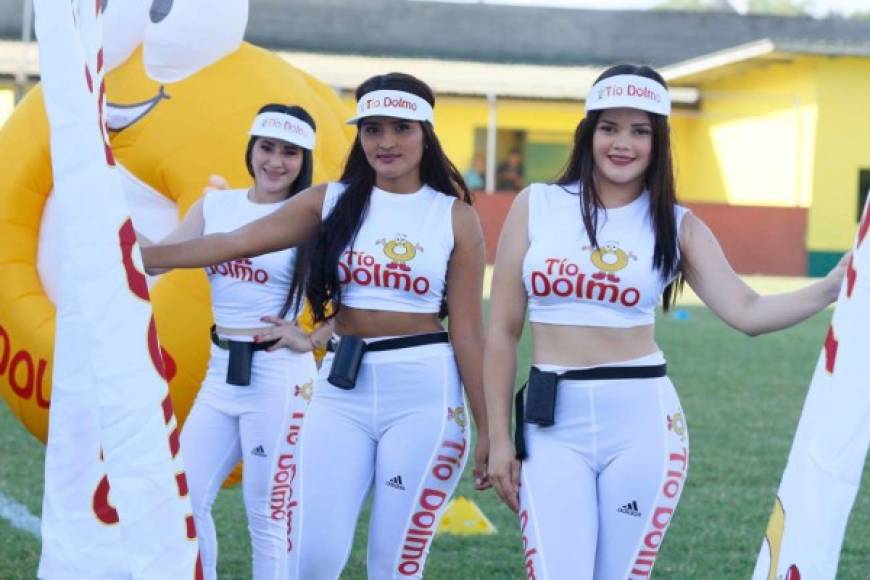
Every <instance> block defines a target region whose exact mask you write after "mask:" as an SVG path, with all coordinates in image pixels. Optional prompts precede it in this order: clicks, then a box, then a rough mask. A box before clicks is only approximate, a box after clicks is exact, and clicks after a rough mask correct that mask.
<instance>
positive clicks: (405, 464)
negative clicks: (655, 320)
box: [143, 73, 488, 580]
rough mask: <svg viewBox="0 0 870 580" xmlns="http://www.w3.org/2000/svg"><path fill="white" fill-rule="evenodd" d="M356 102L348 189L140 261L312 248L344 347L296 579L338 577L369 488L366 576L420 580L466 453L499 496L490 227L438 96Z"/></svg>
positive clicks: (403, 89)
mask: <svg viewBox="0 0 870 580" xmlns="http://www.w3.org/2000/svg"><path fill="white" fill-rule="evenodd" d="M356 97H357V115H356V116H355V117H354V118H352V119H351V120H350V121H349V123H352V124H354V125H356V127H357V129H358V137H357V139H356V140H355V141H354V144H353V147H352V149H351V151H350V153H349V155H348V160H347V163H346V165H345V168H344V172H343V174H342V177H341V180H340V182H338V183H330V184H327V185H320V186H316V187H312V188H310V189H308V190H306V191H303V192H301V193H300V194H298V195H297V196H295V197H294V198H293V199H291V200H290V201H289V202H287V204H286V205H284V206H283V207H282V208H281V209H279V210H277V211H276V212H274V213H273V214H271V215H269V216H267V217H264V218H262V219H260V220H258V221H257V222H254V223H253V224H251V225H249V226H245V227H243V228H240V229H239V230H236V231H234V232H230V233H226V234H215V235H211V236H206V237H205V238H203V239H201V240H193V241H189V242H186V243H182V244H170V245H165V246H159V247H151V248H145V249H144V250H143V259H144V262H145V265H146V267H149V268H154V267H166V266H174V267H196V266H200V265H202V264H207V263H215V262H225V261H227V260H232V259H237V258H240V257H243V256H255V255H259V254H262V253H264V252H270V251H275V250H278V249H282V248H287V247H292V246H295V245H297V244H299V243H301V242H303V241H305V240H307V239H309V238H310V237H312V236H314V238H315V240H314V248H313V251H312V262H311V265H310V268H309V272H308V280H307V285H306V295H307V298H308V300H309V302H311V304H312V307H313V310H314V313H315V319H317V320H323V319H327V318H333V317H334V320H335V330H336V332H337V333H338V335H339V336H340V337H341V341H340V342H339V344H338V347H337V348H338V352H337V353H336V354H335V355H333V354H328V355H327V357H326V359H325V360H324V362H323V366H322V368H321V373H320V378H319V379H318V382H317V386H316V388H315V391H314V397H313V399H312V401H311V404H310V406H309V409H308V412H307V414H306V418H305V425H304V428H303V430H302V436H301V442H300V457H301V459H300V464H299V469H300V472H299V475H298V477H297V482H298V484H297V485H296V486H295V487H294V495H293V497H294V502H295V503H296V504H297V509H296V512H295V514H294V516H293V519H292V521H291V522H290V528H291V530H290V538H289V540H290V544H291V548H290V549H291V554H290V569H289V577H290V578H303V579H306V580H308V579H318V580H319V579H334V578H338V576H339V575H340V574H341V570H342V568H343V567H344V564H345V562H346V560H347V557H348V555H349V553H350V548H351V544H352V541H353V534H354V529H355V527H356V520H357V517H358V515H359V512H360V509H361V507H362V504H363V501H364V499H365V498H366V496H367V495H368V494H369V492H371V494H372V502H373V503H372V516H371V518H372V520H371V525H370V531H369V536H368V574H369V577H370V578H396V577H402V578H420V577H422V574H423V569H424V566H425V561H426V557H427V555H428V552H429V548H430V546H431V541H432V538H433V537H434V533H435V530H436V529H437V527H438V521H439V519H440V517H441V514H442V513H443V512H444V509H445V508H446V507H447V504H448V502H449V500H450V496H451V495H452V493H453V490H454V489H455V487H456V485H457V483H458V482H459V478H460V476H461V474H462V471H463V468H464V466H465V462H466V461H467V459H468V458H469V456H473V457H474V465H475V467H474V472H475V475H476V480H475V485H476V487H478V488H485V487H487V486H488V484H487V481H486V478H485V474H484V464H485V461H486V455H487V447H488V437H487V435H486V426H487V421H486V416H485V410H484V403H483V391H482V356H483V329H482V314H481V310H482V308H481V295H482V286H483V270H484V246H483V235H482V231H481V227H480V222H479V220H478V218H477V214H476V213H475V212H474V210H473V209H472V208H471V205H470V202H471V199H470V195H469V192H468V189H467V187H466V186H465V183H464V182H463V180H462V177H461V175H460V174H459V172H458V171H457V170H456V168H455V167H454V166H453V164H452V163H451V162H450V161H449V160H448V159H447V157H446V156H445V154H444V152H443V151H442V149H441V145H440V143H439V141H438V138H437V137H436V135H435V132H434V129H433V123H434V118H433V109H432V107H433V105H434V102H435V97H434V95H433V93H432V91H431V89H430V88H429V87H428V86H427V85H426V84H425V83H423V82H422V81H420V80H418V79H416V78H414V77H412V76H410V75H405V74H401V73H391V74H387V75H381V76H376V77H373V78H371V79H369V80H367V81H365V82H364V83H363V84H362V85H360V87H359V88H358V89H357V92H356ZM448 311H449V314H450V325H449V340H448V336H447V333H444V331H443V326H442V324H441V318H443V316H444V315H445V314H446V313H447V312H448ZM357 339H362V340H363V341H365V342H366V343H367V346H366V347H365V349H366V351H365V355H364V356H363V357H362V359H361V362H360V363H359V366H358V372H357V373H356V374H355V376H354V373H353V372H351V371H349V370H348V368H347V367H345V366H344V365H343V362H342V361H345V360H347V359H346V357H345V355H346V354H347V353H348V352H351V350H353V349H356V350H355V351H354V352H356V353H357V354H359V353H360V352H362V347H361V346H360V343H359V340H357ZM349 349H350V350H349ZM336 361H338V362H336ZM357 362H359V359H357ZM334 363H335V364H334ZM463 384H464V386H465V392H466V394H467V395H468V399H469V402H470V405H471V411H472V414H473V415H474V419H475V422H476V424H477V426H478V428H479V438H478V440H477V442H476V444H475V445H474V446H472V444H471V437H470V422H469V418H468V414H467V413H466V411H465V404H464V400H463V394H462V386H463ZM339 387H341V388H339Z"/></svg>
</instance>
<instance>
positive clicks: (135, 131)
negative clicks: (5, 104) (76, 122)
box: [0, 0, 352, 441]
mask: <svg viewBox="0 0 870 580" xmlns="http://www.w3.org/2000/svg"><path fill="white" fill-rule="evenodd" d="M98 2H102V5H103V9H104V10H105V13H104V23H105V33H104V34H105V38H104V47H105V48H104V54H105V59H106V66H107V67H108V68H109V69H112V70H111V72H110V73H109V74H108V75H107V77H106V87H107V89H106V90H107V100H108V105H107V109H106V119H107V124H108V125H109V128H110V131H111V133H110V140H111V145H112V149H113V151H114V154H115V158H116V159H117V162H118V166H119V168H120V171H121V173H122V176H123V180H124V184H125V192H126V194H127V200H128V203H129V205H130V211H131V214H132V217H133V220H134V223H135V225H136V228H137V230H139V231H140V232H142V233H143V234H144V235H145V236H146V237H148V238H149V239H152V240H159V239H161V238H162V237H163V236H165V235H166V234H167V233H169V232H170V231H171V230H172V229H173V228H174V227H175V226H176V224H177V223H178V222H179V219H180V218H181V217H182V216H183V215H184V213H185V212H186V211H187V209H188V208H189V207H190V205H191V204H192V203H193V202H194V201H196V199H198V198H199V197H200V196H201V195H202V192H203V187H204V186H205V185H206V184H207V182H208V179H209V176H210V175H211V174H219V175H222V176H224V177H225V178H226V179H227V180H228V181H229V183H230V185H231V186H232V187H246V186H248V185H249V184H250V182H251V178H250V176H249V175H248V173H247V170H246V169H245V162H244V153H245V146H246V144H247V141H248V135H247V132H248V129H249V127H250V123H251V121H252V119H253V118H254V116H255V115H256V112H257V110H258V109H259V108H260V107H261V106H262V105H264V104H266V103H270V102H277V103H286V104H296V105H300V106H302V107H304V108H305V109H306V110H308V112H309V113H311V115H312V116H313V117H314V119H315V121H316V123H317V133H318V135H317V148H316V150H315V152H314V181H315V182H318V181H325V180H327V179H329V178H335V177H336V176H337V175H338V173H339V172H340V167H341V164H342V162H343V160H344V157H345V155H346V152H347V149H348V146H349V144H350V140H351V136H352V134H351V133H349V132H348V129H347V128H346V127H345V125H344V124H343V121H344V119H346V118H347V117H348V116H350V112H349V111H348V110H346V107H345V105H343V104H342V103H341V102H340V101H339V99H338V97H337V96H336V95H335V94H334V93H333V91H332V90H331V89H330V88H329V87H327V86H325V85H323V84H321V83H320V82H318V81H317V80H315V79H313V78H312V77H310V76H308V75H307V74H305V73H304V72H302V71H300V70H297V69H295V68H293V67H292V66H290V65H289V64H287V63H286V62H284V61H283V60H282V59H281V58H280V57H279V56H278V55H276V54H274V53H271V52H269V51H266V50H263V49H261V48H258V47H255V46H252V45H250V44H248V43H245V42H243V41H242V37H243V34H244V30H245V26H246V24H247V14H248V4H247V0H221V1H220V2H213V1H211V0H186V1H185V2H172V0H123V1H120V0H98ZM288 9H289V8H288ZM0 157H2V158H3V159H4V160H6V162H5V169H4V171H3V172H2V174H0V240H2V243H0V280H2V283H0V392H2V394H3V398H4V399H5V400H6V402H7V404H8V405H9V407H10V408H11V409H12V412H13V413H14V414H15V415H16V416H17V417H18V418H19V419H20V420H21V421H22V423H23V424H24V425H25V426H26V427H27V429H28V430H29V431H30V432H31V433H32V434H33V435H35V436H36V437H37V438H39V439H41V440H42V441H45V439H46V435H47V425H48V406H49V401H50V396H51V366H52V365H51V361H52V352H53V349H54V321H55V308H54V302H55V300H56V297H57V292H59V291H60V289H59V288H57V284H56V277H57V272H58V270H59V267H60V264H59V255H60V253H61V252H60V248H59V244H60V241H59V239H60V236H59V228H60V226H61V224H58V223H57V219H56V218H55V217H54V216H55V214H56V212H54V211H53V206H52V197H51V191H52V176H51V162H50V147H49V134H48V123H47V119H46V117H45V110H44V105H43V100H42V92H41V90H40V87H39V86H37V87H35V88H34V89H33V90H32V91H30V93H29V94H28V95H27V96H26V97H25V98H24V99H23V100H22V102H21V103H20V104H19V105H18V106H17V107H16V109H15V110H14V112H13V114H12V116H11V117H10V118H9V120H8V121H7V122H6V124H5V125H4V126H3V128H2V130H0ZM150 284H151V286H152V287H151V298H152V303H153V306H154V310H155V314H156V317H157V325H158V329H159V335H160V342H161V344H162V345H163V348H164V357H165V360H166V363H167V375H168V377H169V379H170V392H171V393H172V398H173V402H174V407H175V411H176V413H177V414H178V416H179V419H180V420H183V418H184V417H186V416H187V413H188V411H189V409H190V406H191V404H192V403H193V399H194V397H195V395H196V392H197V390H198V388H199V384H200V382H201V380H202V378H203V376H204V373H205V367H206V363H207V359H208V339H207V336H208V334H207V333H208V328H209V326H210V325H211V310H210V304H209V291H208V284H207V282H206V279H205V276H204V274H203V273H202V272H201V271H195V270H187V271H175V272H171V273H169V274H166V275H164V276H162V277H160V278H159V279H153V280H150Z"/></svg>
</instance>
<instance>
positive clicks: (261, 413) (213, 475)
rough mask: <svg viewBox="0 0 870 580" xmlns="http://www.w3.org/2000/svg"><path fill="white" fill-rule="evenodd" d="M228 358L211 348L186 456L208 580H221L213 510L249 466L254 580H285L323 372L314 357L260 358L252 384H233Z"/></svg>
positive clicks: (246, 486)
mask: <svg viewBox="0 0 870 580" xmlns="http://www.w3.org/2000/svg"><path fill="white" fill-rule="evenodd" d="M227 361H228V352H227V351H225V350H222V349H219V348H217V347H216V346H214V345H212V348H211V360H210V361H209V366H208V372H207V374H206V378H205V381H204V382H203V384H202V387H201V388H200V391H199V394H198V395H197V397H196V402H195V403H194V405H193V408H192V409H191V411H190V415H189V416H188V417H187V421H186V422H185V423H184V429H183V431H182V433H181V448H182V453H183V455H184V466H185V469H186V471H187V481H188V484H189V486H190V500H191V503H192V504H193V513H194V517H195V519H196V532H197V538H198V540H199V551H200V556H201V558H202V565H203V571H204V572H205V578H207V579H209V580H211V579H214V578H216V577H217V573H216V566H217V536H216V534H215V527H214V521H213V520H212V517H211V507H212V504H213V503H214V500H215V497H217V494H218V491H220V487H221V484H222V483H223V481H224V479H226V477H227V475H229V473H230V471H232V469H233V467H234V466H235V465H236V463H238V462H239V460H242V461H243V464H242V468H243V472H242V493H243V495H244V500H245V510H246V512H247V514H248V529H249V531H250V534H251V544H252V551H253V576H254V578H255V579H257V580H260V579H270V580H272V579H276V580H278V579H284V578H286V574H287V571H286V568H287V552H288V549H289V546H288V542H289V538H288V533H289V532H288V529H287V518H288V512H292V509H293V507H294V499H295V498H293V499H291V498H292V494H293V490H292V488H293V484H294V477H295V476H296V466H297V460H296V459H297V458H296V457H295V456H294V455H295V453H296V451H295V449H296V446H297V444H298V435H299V431H300V429H301V426H302V418H303V415H304V413H305V409H306V407H307V404H308V399H310V397H311V392H312V388H313V384H314V380H315V377H316V376H317V367H316V365H315V363H314V358H313V356H312V355H311V354H310V353H295V352H291V351H290V350H287V349H284V348H282V349H279V350H276V351H274V352H266V351H260V352H255V353H254V358H253V364H252V367H251V384H250V385H248V386H244V387H240V386H236V385H230V384H227V383H226V372H227V370H226V369H227Z"/></svg>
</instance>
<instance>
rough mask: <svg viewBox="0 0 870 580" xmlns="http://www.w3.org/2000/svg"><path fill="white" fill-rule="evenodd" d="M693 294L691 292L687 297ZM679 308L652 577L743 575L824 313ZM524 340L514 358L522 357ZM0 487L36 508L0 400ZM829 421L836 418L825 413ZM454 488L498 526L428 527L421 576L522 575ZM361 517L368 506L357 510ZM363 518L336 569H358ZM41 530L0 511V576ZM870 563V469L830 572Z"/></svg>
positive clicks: (228, 537) (232, 540) (241, 529)
mask: <svg viewBox="0 0 870 580" xmlns="http://www.w3.org/2000/svg"><path fill="white" fill-rule="evenodd" d="M688 303H691V301H688ZM684 311H685V312H686V313H687V314H688V319H686V320H677V319H676V318H675V317H673V316H660V317H659V323H658V340H659V344H660V345H661V347H662V349H663V350H664V351H665V353H666V355H667V357H668V361H669V368H670V371H671V377H672V379H673V381H674V383H675V384H676V386H677V390H678V391H679V393H680V397H681V399H682V402H683V406H684V409H685V411H686V415H687V420H688V424H689V429H690V433H691V438H692V449H691V452H692V458H691V463H690V468H689V478H688V484H687V486H686V489H685V492H684V494H683V500H682V502H681V504H680V507H679V509H678V510H677V513H676V515H675V517H674V520H673V524H672V526H671V529H670V532H669V533H668V536H667V539H666V541H665V543H664V546H663V548H662V551H661V556H660V558H659V561H658V564H657V566H656V570H655V573H654V577H656V578H669V579H715V580H720V579H732V578H733V579H740V580H743V579H746V578H748V577H749V576H750V574H751V572H752V568H753V566H754V563H755V558H756V555H757V553H758V549H759V547H760V545H761V540H762V537H763V534H764V529H765V527H766V524H767V517H768V513H769V510H770V507H771V505H772V502H773V498H774V494H775V492H776V489H777V487H778V485H779V480H780V476H781V475H782V471H783V468H784V466H785V461H786V458H787V455H788V451H789V448H790V445H791V441H792V437H793V436H794V431H795V427H796V426H797V420H798V416H799V414H800V410H801V406H802V404H803V400H804V396H805V393H806V389H807V386H808V384H809V381H810V378H811V376H812V372H813V368H814V366H815V362H816V360H817V358H818V354H819V350H820V348H821V343H822V340H823V338H824V335H825V330H826V327H827V324H828V321H829V318H830V311H828V312H825V313H822V314H820V315H818V316H816V317H815V318H813V319H811V320H809V321H808V322H806V323H804V324H802V325H800V326H799V327H797V328H794V329H791V330H788V331H785V332H780V333H777V334H775V335H772V336H765V337H760V338H755V339H750V338H746V337H744V336H742V335H740V334H738V333H736V332H734V331H732V330H730V329H728V328H727V327H725V325H724V324H722V323H721V322H719V321H718V320H717V319H715V318H714V317H713V316H712V315H711V314H710V313H709V311H707V310H706V309H705V308H702V307H697V306H687V307H685V308H684ZM528 352H529V349H528V343H527V341H524V344H523V351H522V355H523V362H524V363H525V364H527V363H528ZM0 407H2V409H0V441H2V449H3V460H2V462H0V493H2V494H5V495H6V496H7V497H10V498H12V499H14V500H16V501H18V502H20V503H22V504H24V505H26V506H27V507H28V508H29V509H30V511H31V512H32V513H34V514H36V515H39V512H40V504H41V498H42V462H43V446H42V444H41V443H39V442H38V441H36V440H35V439H33V438H32V437H31V436H30V435H28V434H27V433H26V432H25V431H24V430H23V428H22V427H21V426H20V425H19V424H18V422H17V421H16V420H15V419H14V418H12V416H11V415H10V413H9V411H8V409H7V408H6V406H5V405H0ZM831 420H836V417H832V418H831ZM458 494H459V495H464V496H467V497H470V498H472V499H473V500H474V501H476V502H477V503H478V504H479V505H480V507H481V509H482V510H483V511H484V513H486V514H487V516H488V517H489V518H490V519H491V520H492V521H493V523H494V524H495V525H496V527H497V528H498V530H499V531H498V534H496V535H493V536H484V537H461V538H460V537H447V536H439V537H438V538H436V540H435V542H434V545H433V548H432V552H431V555H430V557H429V565H428V567H427V574H426V577H427V578H432V579H451V580H453V579H473V580H477V579H513V578H522V577H524V576H523V566H522V562H521V558H520V544H519V536H518V533H517V525H516V521H515V519H514V516H513V514H512V513H511V512H509V511H508V510H507V508H505V507H503V506H502V505H501V503H500V502H499V501H498V500H497V498H496V497H495V494H494V492H492V491H489V492H485V493H482V494H481V493H476V492H475V491H474V490H473V489H472V487H471V485H470V482H469V479H468V476H467V475H466V477H465V479H464V480H463V482H462V484H461V485H460V488H459V491H458ZM364 516H365V514H364ZM216 519H217V527H218V530H219V533H220V547H221V553H220V573H221V577H222V578H248V577H249V575H250V571H249V570H250V563H249V558H250V550H249V547H248V537H247V527H246V523H245V518H244V511H243V507H242V500H241V493H240V490H239V489H238V488H235V489H230V490H226V491H224V492H223V493H222V494H221V497H220V498H219V500H218V502H217V504H216ZM365 534H366V518H365V517H364V518H363V520H362V521H361V524H360V527H359V530H358V534H357V538H356V543H355V546H354V550H353V554H352V556H351V560H350V563H349V564H348V567H347V570H346V573H345V575H344V576H343V578H347V579H362V578H365ZM38 558H39V541H38V540H37V539H36V538H35V537H33V536H32V535H30V534H28V533H26V532H22V531H19V530H17V529H15V528H13V527H11V526H10V525H9V524H8V523H7V522H6V521H5V520H2V519H0V579H13V578H33V577H35V572H36V566H37V562H38ZM868 569H870V468H865V471H864V478H863V487H862V490H861V492H860V493H859V496H858V499H857V501H856V505H855V509H854V511H853V513H852V517H851V520H850V522H849V528H848V530H847V536H846V541H845V544H844V547H843V553H842V557H841V560H840V570H839V574H838V578H841V579H850V580H851V579H854V580H863V579H865V578H867V570H868Z"/></svg>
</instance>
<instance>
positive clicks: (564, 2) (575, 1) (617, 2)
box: [440, 0, 870, 16]
mask: <svg viewBox="0 0 870 580" xmlns="http://www.w3.org/2000/svg"><path fill="white" fill-rule="evenodd" d="M440 1H444V0H440ZM448 1H451V2H469V3H475V2H479V3H484V4H522V5H526V6H562V7H575V8H600V9H608V10H615V9H644V8H651V7H653V6H655V5H656V4H660V3H661V0H448ZM729 1H730V3H731V5H732V6H734V7H735V8H736V9H737V10H738V11H739V10H742V9H744V8H745V6H746V4H747V0H729ZM810 4H811V5H812V6H813V8H812V13H813V15H815V16H826V15H828V14H830V13H834V14H842V15H848V14H850V13H852V12H856V11H870V0H810Z"/></svg>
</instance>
